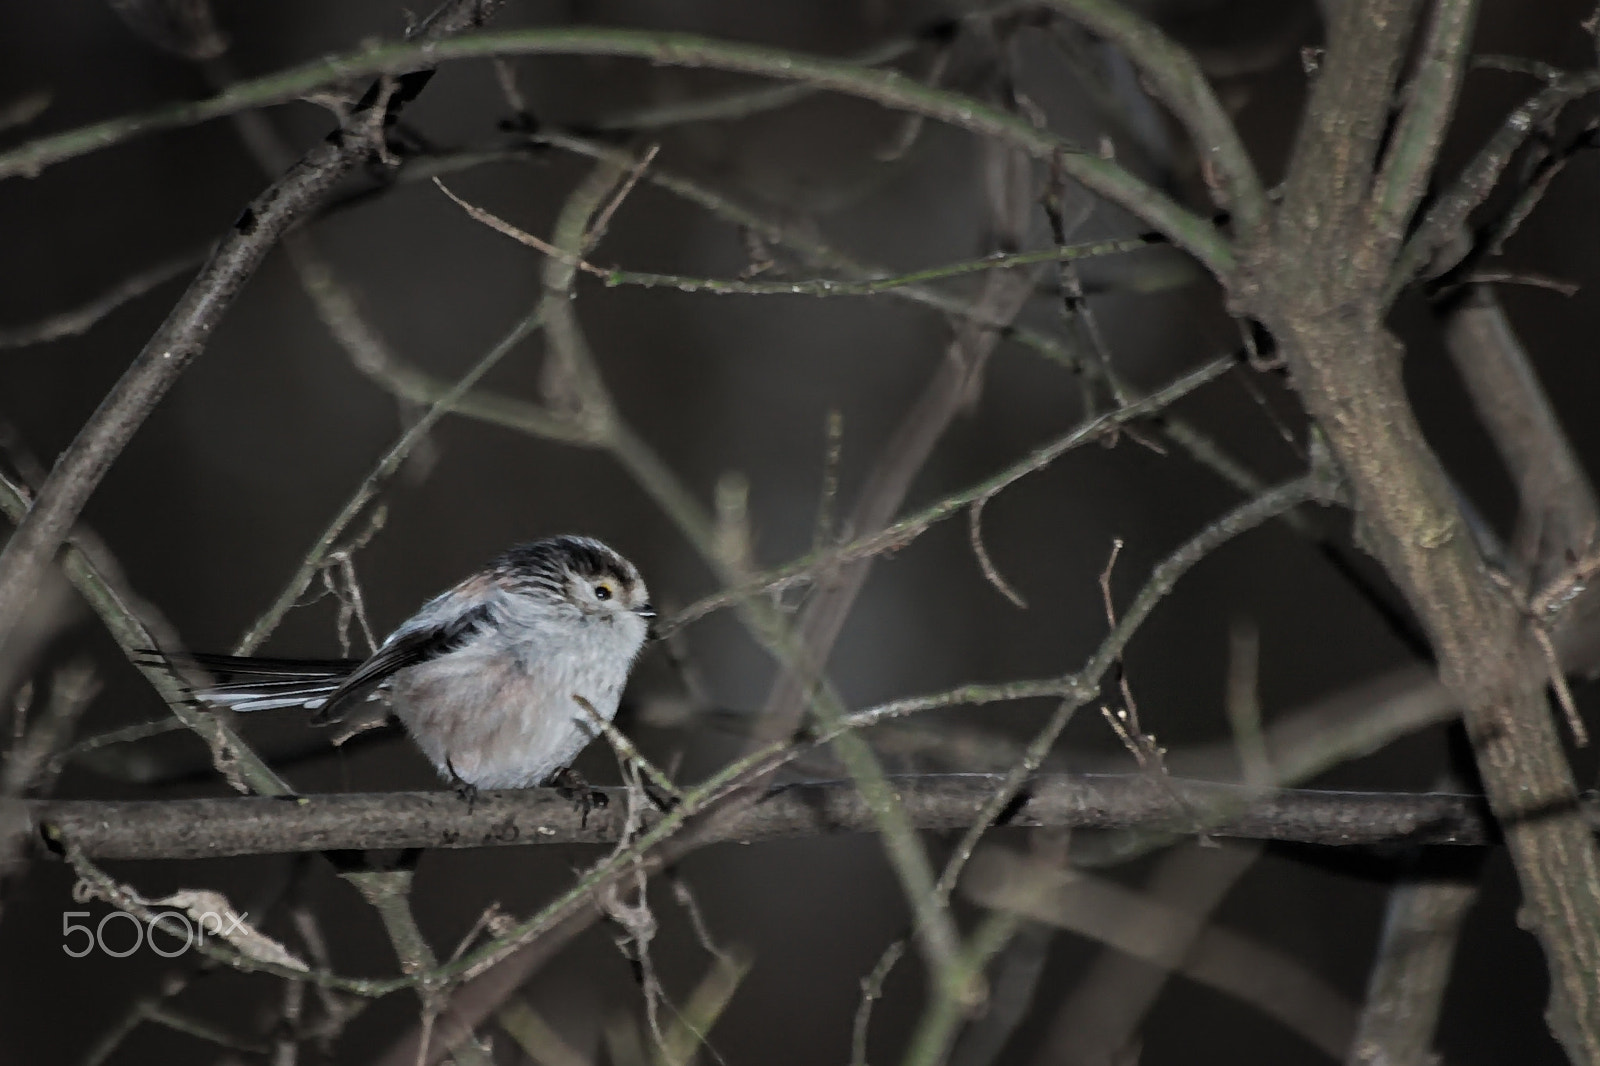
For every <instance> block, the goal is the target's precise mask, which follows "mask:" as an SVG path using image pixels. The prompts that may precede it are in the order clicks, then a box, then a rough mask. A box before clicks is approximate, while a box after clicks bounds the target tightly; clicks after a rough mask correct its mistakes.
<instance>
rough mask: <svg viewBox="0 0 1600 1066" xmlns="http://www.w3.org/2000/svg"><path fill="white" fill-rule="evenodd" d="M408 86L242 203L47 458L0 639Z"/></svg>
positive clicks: (483, 7) (471, 7) (5, 592)
mask: <svg viewBox="0 0 1600 1066" xmlns="http://www.w3.org/2000/svg"><path fill="white" fill-rule="evenodd" d="M499 2H500V0H448V2H447V3H446V4H445V5H444V6H443V7H441V8H440V9H439V10H438V11H437V12H435V14H434V15H433V16H432V17H430V19H429V20H428V21H427V22H425V23H424V24H423V27H422V28H419V30H418V31H417V32H419V33H425V34H427V35H430V36H436V35H438V34H443V33H453V32H459V31H461V30H463V29H466V28H469V27H471V26H473V25H476V24H478V23H480V22H481V21H482V19H483V18H485V17H486V16H487V13H488V12H489V11H491V10H492V9H493V8H494V7H495V6H497V5H498V3H499ZM419 47H420V46H419ZM417 89H420V85H419V84H417V83H416V81H415V80H414V81H413V84H412V86H411V87H410V88H409V89H408V90H407V91H406V92H403V93H402V92H397V90H396V87H395V86H393V85H391V86H390V88H389V90H388V91H385V92H380V93H378V94H376V95H377V97H378V99H376V100H375V101H374V106H372V107H369V108H368V109H367V110H365V111H360V112H358V113H357V114H356V115H355V116H353V117H352V118H353V121H352V123H351V124H348V125H346V126H345V127H343V128H341V130H340V131H339V133H338V134H337V135H336V136H334V137H332V138H330V139H329V140H327V141H324V142H321V143H319V144H318V145H317V146H316V147H315V148H313V149H311V150H310V151H309V152H307V153H306V154H305V155H304V156H302V157H301V158H300V160H299V161H298V162H296V163H295V165H294V166H293V167H291V168H290V169H289V171H288V173H286V174H285V175H284V176H283V177H282V178H280V179H278V180H277V181H276V182H274V183H273V184H272V185H271V186H270V187H269V188H268V189H267V190H266V191H265V192H263V193H262V194H261V195H259V196H257V197H256V198H255V199H254V200H253V201H251V203H250V204H249V205H247V206H246V207H245V209H244V211H243V212H242V213H241V214H240V216H239V218H238V221H236V222H235V224H234V226H233V228H232V229H230V230H229V231H228V233H227V234H226V235H224V236H223V238H222V239H221V240H220V241H219V242H218V244H217V247H216V248H215V250H214V251H213V252H212V253H211V257H210V259H208V260H207V261H206V264H205V265H204V266H203V267H201V268H200V272H199V274H198V275H197V276H196V277H195V278H194V279H193V280H192V281H191V282H190V283H189V287H188V289H187V290H185V292H184V294H183V296H182V297H181V298H180V299H179V301H178V303H177V306H175V307H174V308H173V310H172V312H171V313H170V314H169V315H168V316H167V319H166V321H165V322H163V323H162V324H161V327H160V328H159V329H157V330H156V333H155V335H154V336H153V337H151V338H150V341H149V342H148V343H147V344H146V345H145V346H144V349H143V350H142V351H140V353H139V354H138V356H136V357H135V358H134V360H133V362H132V364H131V365H130V366H129V367H128V369H127V370H126V371H125V372H124V373H123V375H122V377H121V379H120V380H119V381H118V382H117V384H116V385H115V386H113V388H112V390H111V392H110V393H109V394H108V395H107V396H106V398H105V400H103V401H102V402H101V404H100V406H99V408H97V409H96V411H95V413H94V414H93V415H91V416H90V418H89V421H88V422H87V423H86V424H85V425H84V426H83V428H82V429H81V430H79V431H78V435H77V436H76V437H75V438H74V439H73V441H72V443H71V444H70V445H68V447H67V449H66V451H64V452H63V453H62V454H61V456H60V457H59V458H58V459H57V461H56V464H55V467H54V468H53V469H52V470H51V472H50V476H49V477H48V478H47V479H46V481H45V483H44V485H43V486H41V488H40V490H39V494H38V497H37V499H36V500H35V501H34V504H33V506H32V507H31V508H30V509H29V511H28V514H27V516H26V517H25V518H24V519H23V520H22V522H21V524H20V525H19V526H18V527H17V530H16V532H15V533H14V534H13V535H12V537H11V539H10V540H9V541H7V543H6V546H5V548H4V550H3V551H0V644H4V643H5V638H6V635H7V634H8V633H9V632H10V631H11V629H12V628H13V627H14V626H15V625H16V623H17V620H18V617H19V616H20V615H21V613H22V611H24V610H25V609H26V607H27V603H28V601H29V599H30V598H31V597H32V593H33V590H34V589H35V588H37V587H38V582H39V580H40V576H41V574H42V573H43V570H44V567H45V566H47V565H48V564H49V562H50V560H51V559H53V558H54V557H55V555H56V552H57V551H58V550H59V549H60V547H61V545H62V543H63V542H64V541H65V540H66V538H67V535H68V534H69V533H70V532H71V529H72V524H73V522H74V521H76V519H77V517H78V514H79V513H80V512H81V511H82V510H83V506H84V504H85V503H87V502H88V499H89V496H90V494H91V493H93V492H94V490H95V488H96V487H97V486H98V485H99V484H100V480H101V479H102V478H103V477H104V476H105V474H106V471H107V470H109V469H110V467H111V464H112V463H113V462H114V461H115V460H116V458H117V456H118V455H120V454H121V452H122V449H123V448H124V447H125V446H126V445H127V443H128V441H129V440H130V439H131V438H132V437H133V434H134V433H135V432H136V431H137V430H138V428H139V427H140V426H141V425H142V424H143V423H144V420H145V419H146V418H147V417H148V416H149V414H150V412H151V411H153V410H154V409H155V406H156V404H157V403H159V402H160V400H161V398H162V397H163V396H164V395H165V394H166V392H167V390H168V389H169V388H171V387H172V385H173V383H174V382H176V381H177V379H178V376H179V375H180V374H181V373H182V372H183V370H184V368H185V367H187V366H188V365H189V363H190V362H192V361H193V360H194V359H195V357H196V356H198V355H199V354H200V353H201V352H202V351H203V350H204V349H205V346H206V343H207V341H208V340H209V339H210V336H211V333H212V331H213V330H215V328H216V327H217V324H218V323H219V322H220V321H221V320H222V317H223V316H224V315H225V314H226V313H227V311H228V308H229V307H231V306H232V304H233V301H234V299H235V298H237V296H238V294H239V292H240V290H241V289H242V288H243V287H244V285H245V283H246V282H247V281H249V279H250V278H251V277H252V276H253V275H254V274H255V271H256V269H257V268H258V267H259V266H260V265H261V262H262V261H263V260H264V259H265V258H266V255H267V253H268V252H269V251H270V250H271V249H272V248H273V246H274V245H275V244H276V243H277V241H278V239H279V238H280V237H282V236H283V235H284V233H286V232H287V231H288V230H289V228H290V227H291V226H292V225H294V224H295V223H296V222H297V221H299V220H300V219H301V218H303V217H304V216H305V215H307V214H308V213H309V212H311V211H313V210H315V209H316V208H317V207H318V206H319V205H320V204H322V203H323V202H324V201H325V199H326V198H327V196H328V194H329V193H330V192H331V191H332V190H333V187H334V186H335V185H336V184H337V183H338V182H339V180H340V179H341V178H343V177H344V176H345V175H346V174H348V173H349V172H350V171H351V170H352V169H353V168H354V167H355V166H356V165H357V164H359V163H360V162H361V161H362V160H364V159H366V158H367V157H368V156H369V155H371V154H372V153H373V152H374V151H375V150H376V149H378V148H380V147H381V146H382V144H383V137H384V124H385V121H386V119H387V116H388V112H389V105H390V102H391V100H392V101H393V102H394V104H395V106H399V105H400V104H401V103H403V102H404V100H405V99H406V98H408V97H409V95H410V94H411V93H413V92H415V91H416V90H417Z"/></svg>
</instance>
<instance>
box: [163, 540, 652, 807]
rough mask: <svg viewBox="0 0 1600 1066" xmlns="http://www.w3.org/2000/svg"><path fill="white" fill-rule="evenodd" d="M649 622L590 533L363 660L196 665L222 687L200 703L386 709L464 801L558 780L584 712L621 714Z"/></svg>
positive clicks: (631, 569)
mask: <svg viewBox="0 0 1600 1066" xmlns="http://www.w3.org/2000/svg"><path fill="white" fill-rule="evenodd" d="M654 617H655V610H654V608H653V607H652V606H651V604H650V596H649V593H648V591H647V590H646V589H645V584H644V580H643V579H642V578H641V577H640V576H639V571H638V569H637V568H636V567H635V566H634V565H633V564H632V563H630V562H629V561H628V560H627V559H624V558H623V557H622V556H621V555H619V554H617V553H616V552H615V551H613V550H612V549H611V548H609V547H607V546H606V545H604V544H602V543H601V542H600V541H598V540H594V539H592V538H590V537H577V536H559V537H550V538H548V539H546V540H538V541H533V542H532V543H528V544H522V545H519V546H517V547H515V548H512V549H511V550H510V551H507V552H505V553H503V554H502V555H500V556H499V557H498V558H496V559H495V560H494V561H492V562H491V563H489V565H488V566H487V567H485V568H484V569H482V570H480V571H479V572H478V573H476V574H473V575H472V576H471V577H469V578H467V579H466V580H465V581H463V582H461V583H460V584H459V585H457V586H456V587H455V588H453V589H450V590H449V591H448V592H445V593H443V594H441V595H439V596H436V597H434V598H433V599H432V600H429V601H428V602H427V603H426V604H424V605H423V606H422V609H421V610H419V611H417V613H416V614H414V615H412V616H411V617H410V618H408V619H407V620H406V621H405V622H403V623H401V624H400V627H399V628H398V629H396V630H395V631H394V632H393V633H391V634H390V635H389V637H388V638H387V639H386V640H384V642H383V643H382V644H381V645H380V646H379V647H378V649H377V651H375V652H373V653H372V655H371V656H370V657H368V658H367V659H366V660H364V661H362V660H356V659H348V660H332V661H318V660H304V659H297V660H292V659H264V658H250V657H243V656H224V655H196V656H193V657H192V659H191V661H192V662H193V663H194V664H195V665H198V666H201V667H204V668H205V669H206V670H208V671H209V672H211V673H212V674H213V675H214V676H216V677H218V678H219V683H218V684H216V685H215V686H214V687H211V688H207V689H204V690H201V691H199V692H197V693H196V695H198V696H199V697H200V698H201V699H202V700H204V701H206V702H208V703H213V704H217V705H221V706H227V707H231V708H232V709H234V710H235V711H261V710H268V709H271V708H278V707H305V708H308V709H316V711H317V713H316V716H315V717H314V718H313V719H312V721H313V722H316V723H318V724H323V723H331V722H337V721H339V720H340V718H342V717H343V716H344V715H345V714H346V713H348V712H349V711H350V710H351V709H353V708H354V707H356V706H358V705H360V704H362V703H364V702H365V701H367V700H371V699H383V700H385V701H386V702H387V703H388V704H389V706H390V708H391V709H392V710H393V711H394V714H395V715H396V717H398V718H399V719H400V721H401V723H402V724H403V725H404V726H405V728H406V731H407V732H408V733H409V734H410V735H411V739H412V740H414V741H415V742H416V744H417V747H419V748H421V749H422V753H423V754H424V755H426V756H427V757H428V759H429V760H430V761H431V762H432V763H433V765H434V766H435V767H436V768H437V769H438V771H439V774H440V776H442V777H444V778H445V779H446V780H448V781H451V782H452V783H454V784H455V785H456V786H457V787H458V788H460V789H461V790H462V791H463V794H465V795H467V796H469V797H470V796H471V795H473V794H474V793H475V792H476V791H477V790H478V789H480V788H483V789H489V788H529V787H532V786H535V785H542V784H546V783H564V775H566V774H568V773H569V771H568V767H569V766H570V764H571V762H572V760H573V759H575V758H576V757H577V755H578V753H579V752H580V751H582V750H583V749H584V747H585V746H586V745H587V744H588V743H589V742H590V741H591V740H593V739H594V738H595V737H596V736H598V735H599V733H600V727H599V726H598V725H597V724H596V723H595V721H594V719H593V716H592V715H591V713H590V710H591V709H592V711H593V712H594V713H595V714H598V715H599V716H600V717H602V718H604V719H605V720H606V721H610V720H611V719H612V718H613V717H615V715H616V713H617V701H618V700H619V699H621V697H622V689H623V686H624V685H625V684H626V683H627V680H628V672H629V670H630V669H632V666H633V661H634V659H635V657H637V656H638V654H639V650H640V648H642V647H643V646H644V642H645V639H646V637H647V635H648V633H649V629H650V619H652V618H654ZM586 704H587V706H585V705H586ZM574 777H575V775H574ZM576 780H577V782H578V784H576V785H575V786H574V787H576V788H579V789H581V788H582V787H583V786H582V785H581V779H576Z"/></svg>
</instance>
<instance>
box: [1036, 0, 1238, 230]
mask: <svg viewBox="0 0 1600 1066" xmlns="http://www.w3.org/2000/svg"><path fill="white" fill-rule="evenodd" d="M1049 5H1050V6H1051V7H1052V8H1054V9H1055V10H1057V11H1059V12H1061V13H1062V14H1064V15H1066V16H1067V17H1068V18H1071V19H1074V20H1076V21H1078V22H1080V23H1082V24H1083V25H1084V26H1086V27H1088V28H1089V29H1090V30H1092V31H1093V32H1094V33H1097V34H1099V35H1100V36H1102V37H1105V38H1107V39H1108V40H1111V41H1114V42H1115V43H1116V44H1117V46H1118V47H1120V48H1121V49H1122V50H1123V51H1124V52H1125V53H1127V55H1128V58H1129V59H1131V60H1132V61H1133V63H1134V64H1135V65H1136V66H1137V67H1138V68H1139V72H1140V73H1141V74H1143V75H1144V77H1145V78H1147V79H1148V80H1149V83H1150V85H1151V87H1152V89H1153V91H1154V93H1155V95H1156V97H1157V98H1158V99H1160V101H1161V102H1162V103H1164V104H1166V105H1167V107H1169V108H1171V109H1172V112H1173V114H1175V115H1176V116H1177V117H1178V119H1179V121H1181V122H1182V123H1183V124H1184V126H1185V127H1187V128H1188V130H1189V134H1190V136H1191V137H1192V138H1193V140H1194V146H1195V152H1196V154H1198V155H1199V157H1200V160H1201V167H1202V169H1203V170H1204V172H1205V173H1206V175H1207V178H1208V180H1210V181H1212V182H1213V183H1214V184H1215V186H1216V187H1217V189H1218V192H1219V193H1221V199H1222V206H1223V207H1225V208H1226V209H1227V210H1229V211H1230V212H1231V213H1232V214H1233V218H1234V222H1235V224H1236V225H1237V227H1238V229H1239V236H1240V240H1241V241H1242V242H1244V243H1246V244H1249V243H1251V242H1253V241H1255V240H1257V239H1259V238H1260V237H1261V234H1262V227H1263V226H1264V225H1265V224H1266V219H1267V194H1266V191H1265V190H1264V189H1263V188H1262V187H1261V177H1260V175H1258V174H1257V173H1256V168H1255V165H1254V164H1253V163H1251V161H1250V154H1249V153H1248V152H1247V151H1245V147H1244V142H1243V141H1241V140H1240V139H1239V133H1238V131H1237V130H1235V129H1234V128H1233V122H1232V120H1231V119H1229V118H1228V115H1227V112H1225V111H1224V110H1223V109H1222V104H1221V103H1219V102H1218V100H1217V96H1216V93H1214V92H1212V91H1211V86H1210V84H1209V83H1208V82H1207V81H1206V76H1205V73H1204V72H1203V71H1202V70H1201V69H1200V64H1199V63H1197V62H1195V59H1194V56H1193V55H1192V54H1190V52H1189V51H1188V50H1187V49H1184V48H1181V47H1179V46H1178V45H1176V44H1174V43H1173V42H1172V41H1170V40H1169V39H1168V38H1167V36H1166V34H1164V33H1162V32H1161V30H1160V29H1159V28H1158V27H1156V26H1155V24H1153V23H1151V22H1148V21H1146V20H1145V19H1144V18H1142V17H1140V16H1139V15H1138V14H1136V13H1135V12H1134V11H1133V10H1132V9H1131V8H1129V7H1127V6H1125V5H1124V4H1122V3H1120V2H1119V0H1049Z"/></svg>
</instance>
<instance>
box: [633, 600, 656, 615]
mask: <svg viewBox="0 0 1600 1066" xmlns="http://www.w3.org/2000/svg"><path fill="white" fill-rule="evenodd" d="M633 613H634V614H636V615H638V616H639V617H640V618H645V619H649V618H654V617H655V616H656V605H655V604H653V603H647V604H645V605H644V606H643V607H635V608H634V609H633Z"/></svg>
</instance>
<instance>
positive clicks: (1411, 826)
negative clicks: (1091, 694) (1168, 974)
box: [28, 774, 1595, 859]
mask: <svg viewBox="0 0 1600 1066" xmlns="http://www.w3.org/2000/svg"><path fill="white" fill-rule="evenodd" d="M1003 779H1004V775H1001V774H925V775H911V776H896V777H891V778H890V780H891V781H892V782H893V783H894V786H895V788H896V791H897V792H898V793H899V794H900V796H901V798H902V800H903V801H904V804H905V810H906V815H907V817H908V818H909V819H910V820H911V822H912V824H913V825H914V826H915V827H916V828H918V829H924V830H929V829H932V830H945V829H965V828H966V827H967V826H968V824H969V823H970V822H971V820H972V811H973V810H974V809H975V807H976V805H978V804H981V803H982V802H983V800H984V799H986V798H987V797H988V796H989V794H990V793H992V792H993V791H994V789H995V788H997V787H998V786H999V785H1000V783H1001V782H1002V780H1003ZM1169 785H1170V787H1169ZM597 791H598V792H600V793H602V794H604V795H606V796H607V798H608V799H609V800H610V804H611V805H610V806H609V807H607V808H605V809H602V810H597V811H592V812H590V813H589V814H588V815H587V816H585V815H584V813H583V811H582V810H580V809H579V808H578V807H577V806H576V805H574V803H573V802H572V800H571V799H569V798H567V797H564V796H562V795H560V794H559V793H558V792H556V791H555V790H553V789H522V790H514V791H504V792H488V793H481V794H480V795H479V796H478V798H477V800H476V802H475V803H474V804H472V805H470V806H469V805H468V804H467V803H465V802H463V801H462V799H461V798H460V797H459V796H457V795H456V794H455V793H453V792H380V793H339V794H332V795H321V796H300V797H294V798H287V799H279V798H277V797H267V796H230V797H220V798H211V799H180V800H59V801H44V800H40V801H33V802H30V804H29V806H28V813H29V817H30V818H31V819H32V821H33V823H34V825H35V826H37V827H38V830H39V832H40V834H41V835H42V838H43V839H44V840H45V841H46V842H47V843H48V844H49V845H50V846H51V847H58V846H65V845H66V844H72V845H74V846H76V847H77V848H79V849H80V850H81V851H82V853H83V854H84V855H85V856H88V857H90V858H96V859H196V858H221V857H224V856H229V855H262V854H281V853H286V852H302V851H330V850H365V849H375V848H481V847H504V846H507V845H513V844H610V843H615V842H616V840H617V839H618V836H619V834H620V832H621V830H622V828H623V822H624V820H625V814H624V812H625V811H626V809H627V795H626V792H625V790H624V789H621V788H614V789H598V790H597ZM1175 798H1176V799H1175ZM750 799H751V800H752V802H751V803H749V804H747V805H745V806H744V809H742V810H741V811H739V813H738V815H737V817H730V818H727V819H725V820H723V821H721V822H719V823H718V825H717V832H716V834H715V835H714V836H697V837H696V844H703V843H714V842H719V841H738V842H741V843H743V842H749V841H755V840H770V839H774V838H780V837H794V836H816V835H823V834H830V833H856V832H869V831H872V830H875V829H876V828H877V823H876V821H875V817H874V814H873V812H872V809H871V807H870V806H869V805H868V804H867V803H866V802H865V801H863V800H862V798H861V795H860V793H859V792H858V791H857V789H856V788H855V786H854V785H853V784H851V783H850V782H842V781H822V782H808V783H805V784H795V785H784V786H778V787H775V788H771V789H764V790H762V791H760V792H756V793H754V794H752V795H751V796H750ZM1176 800H1182V801H1183V802H1182V805H1179V804H1178V803H1177V802H1176ZM1207 811H1229V812H1233V811H1237V813H1231V814H1229V815H1228V816H1227V817H1226V818H1224V819H1223V820H1222V821H1220V822H1219V823H1218V825H1217V826H1215V827H1214V828H1213V827H1211V826H1210V824H1209V820H1208V822H1207V825H1206V826H1205V831H1206V832H1207V833H1208V834H1210V835H1213V836H1225V837H1239V838H1244V839H1253V840H1284V841H1295V842H1299V843H1306V844H1323V845H1328V846H1341V847H1343V846H1353V845H1371V844H1407V845H1417V846H1420V845H1425V844H1426V845H1435V844H1437V845H1445V844H1449V845H1462V846H1465V845H1482V844H1488V843H1491V842H1493V841H1494V840H1495V839H1496V832H1495V829H1494V827H1493V824H1492V823H1491V822H1490V821H1489V819H1488V817H1487V814H1488V812H1487V810H1486V809H1485V807H1484V805H1483V800H1482V797H1479V796H1469V795H1457V794H1451V793H1435V792H1428V793H1406V792H1322V791H1317V790H1311V789H1277V790H1265V791H1263V790H1251V789H1250V788H1248V787H1246V786H1242V785H1228V784H1220V783H1215V782H1206V781H1194V780H1186V779H1182V778H1173V779H1171V780H1170V782H1163V781H1161V780H1158V779H1156V778H1155V777H1152V776H1149V775H1145V774H1041V775H1038V776H1036V777H1034V778H1032V779H1030V781H1029V782H1028V785H1027V787H1026V788H1025V789H1024V791H1023V793H1022V800H1021V802H1020V803H1019V804H1017V806H1016V810H1015V811H1014V812H1008V816H1007V818H1006V820H1005V823H1004V824H1006V825H1008V826H1071V827H1075V828H1085V829H1088V828H1093V829H1118V828H1131V827H1140V828H1148V829H1158V830H1166V831H1170V832H1174V833H1178V834H1188V833H1192V832H1194V831H1195V828H1196V824H1195V823H1196V812H1201V813H1202V814H1203V813H1204V812H1207ZM1571 815H1572V817H1573V818H1574V819H1576V820H1577V821H1578V822H1579V824H1581V825H1583V826H1584V829H1585V832H1592V825H1593V824H1594V822H1595V812H1594V810H1593V809H1592V808H1591V807H1589V806H1578V807H1574V809H1573V811H1572V812H1571ZM659 818H660V815H659V814H656V813H651V814H648V815H646V816H645V819H644V824H645V827H646V828H647V829H648V828H649V827H650V826H652V825H654V824H655V823H656V821H658V820H659Z"/></svg>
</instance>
